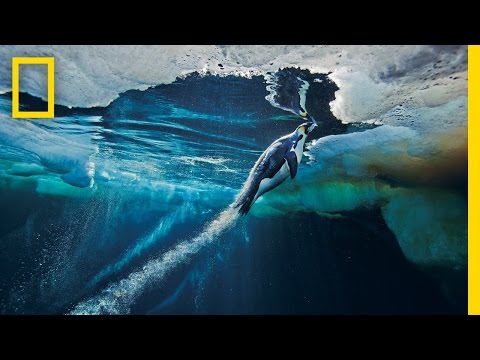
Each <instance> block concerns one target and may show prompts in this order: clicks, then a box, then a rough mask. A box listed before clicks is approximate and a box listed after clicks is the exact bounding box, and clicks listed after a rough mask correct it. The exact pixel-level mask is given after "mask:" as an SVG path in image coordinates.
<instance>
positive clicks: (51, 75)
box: [12, 57, 55, 119]
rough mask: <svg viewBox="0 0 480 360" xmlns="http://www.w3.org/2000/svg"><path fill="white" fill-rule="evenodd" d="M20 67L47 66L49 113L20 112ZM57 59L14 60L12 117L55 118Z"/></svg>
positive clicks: (32, 58)
mask: <svg viewBox="0 0 480 360" xmlns="http://www.w3.org/2000/svg"><path fill="white" fill-rule="evenodd" d="M20 65H47V81H48V85H47V96H48V100H47V103H48V107H47V111H20V101H19V98H20V95H19V91H20ZM54 108H55V59H54V58H53V57H14V58H12V117H13V118H23V119H25V118H31V119H32V118H35V119H39V118H43V119H47V118H53V117H54V116H55V109H54Z"/></svg>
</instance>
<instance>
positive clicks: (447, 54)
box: [0, 46, 467, 313]
mask: <svg viewBox="0 0 480 360" xmlns="http://www.w3.org/2000/svg"><path fill="white" fill-rule="evenodd" d="M26 54H29V55H35V54H49V55H53V56H55V58H56V61H57V63H56V69H57V70H56V71H57V72H56V74H55V76H56V82H57V89H56V91H57V97H56V99H57V102H58V104H60V105H65V106H66V107H58V113H59V114H60V115H61V116H60V117H57V118H56V119H55V120H51V121H47V120H45V121H42V120H20V119H11V118H10V114H9V113H10V106H11V104H10V100H9V94H8V91H9V90H10V88H9V81H10V80H9V76H10V75H9V71H10V70H9V69H8V67H7V69H5V68H4V67H1V68H0V91H1V92H5V94H4V95H1V96H0V144H1V145H2V146H1V147H0V189H3V190H8V192H18V194H21V196H27V197H31V199H30V200H28V201H26V203H30V202H31V203H32V204H35V203H36V202H43V201H47V200H48V199H51V201H52V202H53V203H54V204H56V205H55V206H52V209H51V210H49V211H52V214H54V215H53V216H55V217H56V220H54V221H51V222H48V221H47V220H46V219H45V218H44V217H43V216H42V214H41V211H40V210H36V212H34V211H33V210H32V212H31V213H28V212H27V213H24V212H23V210H22V211H20V210H18V211H17V210H15V209H14V210H15V211H13V213H14V214H17V213H18V214H19V215H18V216H19V219H20V220H15V221H13V222H12V225H6V224H4V225H3V226H4V227H2V232H1V233H0V237H1V238H3V239H4V240H2V241H3V244H4V245H3V246H7V244H13V243H14V242H15V241H18V239H24V241H25V243H29V244H35V243H36V242H39V243H41V241H42V239H41V236H40V234H41V235H42V236H43V237H48V241H49V242H51V243H49V244H50V245H49V246H51V248H50V249H54V251H53V250H52V251H50V255H48V252H41V253H42V259H43V260H42V261H39V262H40V263H41V264H42V265H41V266H40V265H35V266H37V267H36V268H35V269H36V270H35V271H33V270H28V271H33V273H35V272H37V273H38V274H37V275H34V276H30V277H29V276H28V274H30V273H28V271H27V270H25V271H24V270H18V271H17V272H16V273H14V274H17V275H13V274H12V280H11V283H10V282H9V281H10V280H8V281H7V280H6V279H0V280H2V281H4V282H0V288H1V289H2V290H3V291H2V297H1V299H0V307H1V309H2V310H1V311H2V312H7V313H9V312H20V313H21V312H22V311H23V312H28V310H26V309H27V306H31V305H14V303H15V301H14V300H12V299H15V298H17V299H23V300H22V301H23V304H32V303H33V304H35V306H37V308H35V307H34V308H35V309H42V310H41V311H43V312H63V313H66V312H70V311H71V312H72V313H131V312H142V311H143V310H138V308H135V306H137V305H136V304H138V303H142V304H143V302H148V301H149V300H148V296H149V295H145V294H150V293H151V289H152V288H162V287H165V288H166V289H167V288H168V289H169V290H168V291H170V292H171V293H173V294H175V296H173V295H172V296H173V297H172V298H171V299H177V298H178V297H179V296H180V295H179V294H180V292H183V291H188V290H186V288H188V286H187V285H185V284H186V283H188V281H187V280H186V279H188V278H189V277H184V278H181V279H176V276H179V275H178V273H179V272H181V269H183V267H185V266H186V267H190V266H191V267H192V268H193V267H194V265H192V264H191V262H190V260H191V259H192V258H193V257H194V256H195V257H196V258H197V257H201V254H202V253H206V252H208V251H210V250H208V249H211V248H213V247H214V246H213V244H214V243H216V241H215V240H220V239H221V238H222V236H224V235H225V234H226V235H228V236H230V235H231V236H232V237H233V236H234V235H232V234H230V233H227V231H229V230H231V229H232V228H235V226H234V225H235V224H236V217H235V216H234V214H232V213H229V212H228V211H227V213H221V215H219V217H218V218H217V217H216V216H217V214H219V213H220V211H221V209H224V208H225V207H227V206H228V205H229V204H230V203H231V202H232V201H233V199H234V198H235V195H236V193H237V191H238V190H239V189H240V188H241V185H242V183H243V181H245V179H246V177H247V175H248V172H249V171H250V168H251V166H252V165H253V164H254V162H255V160H256V158H258V156H259V155H260V154H261V153H262V151H263V150H264V149H265V148H266V146H268V144H270V143H271V142H272V141H273V140H275V139H276V138H278V137H279V136H280V135H283V134H286V133H289V132H291V131H292V129H294V128H295V127H296V126H297V125H298V124H299V123H300V121H301V119H300V118H299V117H298V116H296V115H294V114H298V113H299V112H301V111H303V110H306V111H308V112H309V113H310V114H312V115H313V116H315V118H316V119H317V121H319V123H320V126H319V128H317V129H316V130H314V132H313V133H312V136H311V138H313V141H311V142H309V143H307V146H306V151H305V155H306V156H305V157H304V158H303V160H302V163H301V164H300V165H299V169H298V173H297V177H296V178H295V179H294V180H291V179H289V180H287V181H285V183H283V184H282V185H280V186H279V187H278V188H276V189H275V190H274V191H271V192H269V193H267V194H265V195H264V196H262V197H261V198H260V199H258V200H257V202H256V203H255V204H254V206H253V207H252V210H251V212H250V214H251V216H250V215H249V220H247V225H245V224H243V225H242V226H244V227H245V226H246V229H251V227H249V226H251V224H250V223H255V222H256V221H260V222H261V221H270V220H272V219H273V220H275V219H277V220H278V221H281V222H285V221H286V219H289V218H290V217H292V216H296V215H297V214H317V215H319V216H321V217H322V219H331V221H336V220H335V219H339V218H342V219H348V218H349V217H350V214H353V213H355V212H356V211H364V210H365V211H370V212H371V213H375V214H377V212H378V214H379V216H380V217H381V219H382V221H383V222H384V224H385V225H386V227H387V228H388V229H389V231H391V232H392V234H393V235H394V237H395V239H396V242H397V243H398V246H399V248H400V250H401V253H402V254H403V255H404V256H405V257H406V259H408V261H409V262H411V263H412V264H415V265H416V266H417V267H418V268H420V269H422V271H425V272H426V273H427V274H429V276H432V277H433V278H434V279H435V281H437V282H438V283H440V284H441V286H442V289H443V290H444V291H446V292H448V294H449V295H448V296H449V299H451V300H452V301H457V300H456V299H458V296H456V295H455V294H454V295H452V293H454V291H453V290H452V288H453V286H452V282H451V281H450V282H449V281H448V280H445V281H444V279H443V278H442V276H443V277H444V278H445V279H447V278H451V274H452V273H455V274H457V273H460V274H464V272H465V271H466V270H465V269H466V265H467V230H466V229H467V226H466V218H467V215H466V214H467V202H466V196H465V183H466V169H467V167H466V166H467V162H466V159H467V131H466V123H467V122H466V110H467V109H466V100H467V98H466V95H467V93H466V48H465V47H439V46H415V47H409V46H395V47H388V46H386V47H385V46H384V47H348V46H347V47H310V46H300V47H288V46H287V47H283V46H277V47H265V46H260V47H256V46H253V47H248V46H247V47H238V46H219V47H196V46H191V47H142V46H139V47H66V46H52V47H49V46H39V47H33V46H18V47H17V46H9V47H0V62H2V63H5V61H4V60H5V59H7V58H9V57H11V56H21V55H26ZM7 63H8V62H7ZM218 63H221V64H223V67H222V68H221V69H220V68H219V67H218V66H217V64H218ZM305 69H308V70H305ZM5 71H6V72H5ZM25 75H26V78H25V82H24V83H23V84H24V86H25V91H28V92H29V93H30V94H32V95H35V96H38V97H41V98H42V97H43V98H44V94H42V91H43V90H42V87H41V86H39V84H38V81H37V80H36V77H35V76H33V74H32V75H31V76H30V75H29V73H28V72H26V73H25ZM177 77H178V78H177ZM159 84H163V85H159ZM132 89H134V90H132ZM135 89H136V90H135ZM26 105H28V104H26ZM92 106H100V107H97V108H90V107H92ZM69 107H74V108H69ZM297 120H298V122H297ZM25 194H28V195H25ZM32 199H34V200H32ZM42 204H43V203H42ZM47 204H48V202H47ZM31 206H32V207H34V205H31ZM352 216H353V215H352ZM57 218H58V219H57ZM211 219H216V220H214V221H213V222H211V223H209V221H211ZM82 221H83V222H84V224H83V225H82ZM326 221H327V220H326ZM206 222H207V225H205V226H204V225H203V224H205V223H206ZM49 224H50V225H49ZM303 226H304V227H303V228H302V231H304V230H303V229H305V228H309V226H310V225H308V224H307V223H305V224H303ZM365 226H367V224H365ZM202 229H203V231H202ZM325 231H326V230H325ZM245 232H247V233H248V231H247V230H245ZM195 234H200V235H198V236H195ZM235 236H238V234H236V235H235ZM242 236H244V237H246V238H248V234H247V235H242ZM312 236H314V237H315V236H316V237H317V238H318V239H321V236H320V234H319V233H315V232H314V233H313V235H312ZM332 236H333V235H332ZM352 236H358V237H359V238H360V237H361V236H362V234H352ZM39 239H40V240H39ZM182 239H190V240H185V241H183V240H182ZM43 241H46V240H43ZM282 241H289V239H283V240H282ZM318 241H320V240H318ZM229 242H230V240H229ZM231 243H232V244H236V245H235V246H237V245H238V243H239V241H238V239H233V240H232V241H231ZM232 246H233V245H232ZM25 251H26V254H29V253H28V251H27V250H25ZM42 251H43V250H42ZM216 251H217V250H216ZM222 251H223V252H224V253H226V252H232V251H233V250H231V249H230V248H229V250H228V251H227V250H226V249H225V248H219V249H218V251H217V252H216V256H217V257H222V256H226V255H222V254H224V253H222ZM272 251H275V250H274V249H272ZM6 254H7V252H5V253H4V256H6ZM45 254H47V255H45ZM29 256H30V255H28V256H27V258H28V257H29ZM32 256H33V255H32ZM34 256H37V255H34ZM292 261H293V260H292ZM12 266H13V265H12ZM179 269H180V270H179ZM439 269H440V270H439ZM22 271H24V272H22ZM190 271H191V272H193V271H194V270H193V269H191V270H190ZM195 271H198V270H195ZM233 272H234V270H232V273H233ZM18 274H21V276H20V275H18ZM439 274H441V275H439ZM444 274H447V275H444ZM205 276H207V275H205ZM232 276H233V275H232ZM170 278H172V279H175V280H172V281H177V280H178V282H179V283H180V284H181V286H179V287H174V288H173V289H172V288H171V285H169V282H168V281H169V279H170ZM25 279H29V280H25ZM196 281H197V282H199V283H200V282H201V281H206V280H205V279H204V278H202V280H201V281H200V280H198V279H197V280H196ZM4 283H5V284H8V286H7V285H4ZM202 284H203V282H202ZM169 286H170V287H169ZM202 286H203V285H202ZM27 288H29V289H27ZM36 288H38V289H40V290H38V291H39V292H35V290H32V289H36ZM166 295H168V294H166ZM167 299H170V297H167ZM165 301H166V302H165V303H170V302H169V301H167V300H165ZM171 301H172V302H175V301H177V300H171ZM44 304H49V305H48V306H46V305H44ZM161 304H163V300H162V302H160V305H161ZM157 305H158V307H157ZM160 305H159V303H155V304H154V303H153V302H152V304H151V308H153V309H156V308H159V309H160V308H163V305H162V306H160ZM22 306H23V308H22ZM42 306H43V307H42ZM149 306H150V305H149ZM14 308H15V309H17V308H18V310H12V309H14ZM133 308H135V310H132V309H133ZM149 308H150V307H148V308H147V310H148V309H149ZM45 309H48V310H45ZM187 312H188V311H187ZM192 312H193V310H192Z"/></svg>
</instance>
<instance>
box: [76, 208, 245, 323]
mask: <svg viewBox="0 0 480 360" xmlns="http://www.w3.org/2000/svg"><path fill="white" fill-rule="evenodd" d="M239 216H240V215H239V213H238V211H237V210H236V209H233V208H231V207H229V208H227V209H225V210H224V211H222V212H221V213H220V214H219V215H218V216H217V217H216V218H215V219H214V220H212V221H211V222H210V223H208V224H207V225H206V226H205V228H204V230H203V231H202V232H201V233H200V235H198V236H196V237H194V238H192V239H189V240H185V241H182V242H181V243H180V244H178V245H176V246H175V247H173V248H172V249H171V250H168V251H167V252H166V253H164V254H163V255H161V256H160V257H158V258H156V259H153V260H150V261H149V262H148V263H147V264H145V265H144V266H143V267H142V268H141V269H140V270H138V271H135V272H133V273H131V274H130V275H129V276H128V277H127V278H125V279H122V280H120V281H118V282H116V283H113V284H111V285H109V286H108V287H107V288H106V289H104V290H103V291H102V292H101V293H100V294H99V295H97V296H94V297H92V298H90V299H88V300H85V301H83V302H81V303H79V304H77V305H76V306H75V307H74V309H73V310H72V311H71V312H70V314H71V315H95V314H97V315H100V314H111V315H114V314H128V313H130V307H131V305H132V304H133V303H134V302H135V301H136V299H137V298H138V297H139V296H140V295H141V294H142V292H143V291H144V289H145V288H146V287H147V286H148V285H150V284H153V283H156V282H159V281H161V280H162V279H163V278H165V276H166V275H168V273H169V272H170V271H172V270H173V269H175V267H177V266H178V265H181V264H184V263H186V262H188V261H189V260H190V259H191V257H192V256H193V255H195V254H196V253H198V252H199V251H200V250H201V249H202V248H204V247H205V246H207V245H209V244H211V243H212V242H213V241H215V240H216V239H218V238H219V237H220V235H221V234H223V233H224V232H225V231H226V230H228V229H230V228H231V227H232V226H233V225H234V224H235V223H236V221H237V219H238V218H239Z"/></svg>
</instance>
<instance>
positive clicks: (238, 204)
mask: <svg viewBox="0 0 480 360" xmlns="http://www.w3.org/2000/svg"><path fill="white" fill-rule="evenodd" d="M252 205H253V198H252V197H250V196H242V197H239V198H238V199H237V200H235V202H234V203H233V204H232V207H233V208H234V209H238V212H239V213H240V214H241V215H247V214H248V212H249V211H250V208H251V207H252Z"/></svg>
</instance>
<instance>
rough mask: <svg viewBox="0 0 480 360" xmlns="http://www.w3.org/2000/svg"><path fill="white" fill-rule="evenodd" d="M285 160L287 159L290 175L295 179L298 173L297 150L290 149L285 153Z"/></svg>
mask: <svg viewBox="0 0 480 360" xmlns="http://www.w3.org/2000/svg"><path fill="white" fill-rule="evenodd" d="M285 160H287V163H288V168H289V169H290V176H291V177H292V179H293V178H295V175H297V169H298V161H297V154H295V151H293V150H291V151H289V152H288V153H287V155H285Z"/></svg>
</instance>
